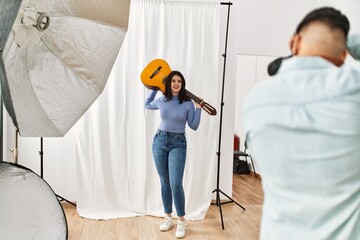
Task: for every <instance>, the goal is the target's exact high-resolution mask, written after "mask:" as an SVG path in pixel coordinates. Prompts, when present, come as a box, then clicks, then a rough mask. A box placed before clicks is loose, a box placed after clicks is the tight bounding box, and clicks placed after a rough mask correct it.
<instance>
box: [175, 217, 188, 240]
mask: <svg viewBox="0 0 360 240" xmlns="http://www.w3.org/2000/svg"><path fill="white" fill-rule="evenodd" d="M186 225H187V224H186V223H185V221H178V225H177V229H176V234H175V236H176V237H177V238H183V237H185V226H186Z"/></svg>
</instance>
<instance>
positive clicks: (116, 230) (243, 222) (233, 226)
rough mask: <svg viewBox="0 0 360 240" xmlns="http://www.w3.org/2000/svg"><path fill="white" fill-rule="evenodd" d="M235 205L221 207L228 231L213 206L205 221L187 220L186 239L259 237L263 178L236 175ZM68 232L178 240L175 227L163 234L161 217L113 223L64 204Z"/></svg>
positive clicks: (88, 237) (79, 237)
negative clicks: (94, 217)
mask: <svg viewBox="0 0 360 240" xmlns="http://www.w3.org/2000/svg"><path fill="white" fill-rule="evenodd" d="M232 198H233V200H234V201H235V202H237V203H239V204H240V205H241V206H243V207H245V209H246V210H245V211H244V210H243V209H242V208H240V207H239V206H238V205H236V204H235V203H229V204H222V205H221V208H222V213H223V219H224V224H225V229H224V230H223V229H222V227H221V218H220V211H219V209H218V206H216V205H211V206H210V208H209V210H208V212H207V214H206V217H205V219H204V220H199V221H187V223H188V225H187V227H186V237H185V239H189V240H211V239H214V240H219V239H236V240H255V239H258V238H259V227H260V218H261V211H262V203H263V192H262V187H261V180H260V178H255V177H254V175H239V174H234V177H233V195H232ZM62 204H63V207H64V210H65V214H66V218H67V222H68V229H69V240H115V239H116V240H122V239H124V240H131V239H134V240H135V239H141V240H152V239H159V240H161V239H164V240H167V239H176V237H175V231H176V225H175V226H174V227H173V228H172V229H171V230H169V231H168V232H160V231H159V230H158V229H159V224H160V222H161V221H162V219H161V218H157V217H151V216H142V217H132V218H119V219H113V220H91V219H86V218H82V217H80V216H79V215H78V213H77V211H76V209H75V207H73V206H72V205H70V204H68V203H65V202H64V203H62Z"/></svg>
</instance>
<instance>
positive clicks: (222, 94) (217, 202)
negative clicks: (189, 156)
mask: <svg viewBox="0 0 360 240" xmlns="http://www.w3.org/2000/svg"><path fill="white" fill-rule="evenodd" d="M221 5H228V15H227V23H226V38H225V53H224V54H223V55H222V56H223V57H224V68H223V80H222V92H221V110H220V127H219V146H218V152H217V153H216V154H217V156H218V161H217V182H216V189H215V190H213V191H212V192H213V193H214V192H215V193H216V201H215V203H212V204H213V205H216V206H217V207H218V208H219V211H220V217H221V225H222V229H225V228H224V219H223V214H222V209H221V205H223V204H227V203H235V204H236V205H238V206H239V207H241V208H242V209H244V210H245V208H244V207H243V206H241V205H240V204H239V203H237V202H236V201H234V199H232V198H231V197H229V196H228V195H227V194H225V193H224V192H223V191H221V190H220V189H219V184H220V156H221V151H220V149H221V132H222V115H223V107H224V85H225V68H226V49H227V40H228V32H229V17H230V7H231V5H232V3H231V2H228V3H223V2H222V3H221ZM220 193H222V194H223V195H225V196H226V197H227V198H228V199H229V200H230V201H227V202H221V201H220Z"/></svg>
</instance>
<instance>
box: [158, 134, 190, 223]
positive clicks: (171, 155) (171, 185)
mask: <svg viewBox="0 0 360 240" xmlns="http://www.w3.org/2000/svg"><path fill="white" fill-rule="evenodd" d="M152 151H153V156H154V160H155V165H156V169H157V172H158V174H159V177H160V182H161V197H162V201H163V205H164V211H165V213H166V214H168V213H172V199H173V198H174V204H175V208H176V212H177V215H178V216H179V217H182V216H185V194H184V188H183V184H182V182H183V176H184V168H185V161H186V138H185V134H183V133H171V132H165V131H161V130H158V131H157V133H156V135H155V136H154V140H153V146H152Z"/></svg>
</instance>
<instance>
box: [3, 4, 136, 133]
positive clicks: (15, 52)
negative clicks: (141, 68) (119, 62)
mask: <svg viewBox="0 0 360 240" xmlns="http://www.w3.org/2000/svg"><path fill="white" fill-rule="evenodd" d="M19 3H21V5H20V6H18V5H19ZM129 7H130V0H103V1H99V0H23V1H22V2H21V1H19V0H1V1H0V11H1V22H0V28H1V36H0V39H1V40H0V41H1V42H3V41H4V39H5V42H6V38H7V42H6V45H5V47H4V48H3V49H2V60H3V61H4V65H3V63H2V60H1V64H0V66H1V69H0V71H1V75H0V77H1V83H2V95H3V99H4V104H5V107H6V109H7V111H8V113H9V115H10V117H11V118H12V120H13V123H14V125H15V127H16V128H17V129H18V130H19V133H20V135H21V136H24V137H62V136H64V135H65V134H66V133H67V132H68V130H69V129H70V128H71V127H72V126H73V125H74V124H75V123H76V122H77V120H78V119H79V118H80V117H81V116H82V115H83V114H84V113H85V112H86V110H87V109H88V108H89V107H90V106H91V104H92V103H93V102H94V101H95V100H96V98H97V97H98V96H99V95H100V94H101V93H102V91H103V89H104V87H105V84H106V81H107V79H108V76H109V74H110V72H111V70H112V67H113V64H114V62H115V59H116V57H117V55H118V52H119V50H120V47H121V44H122V41H123V39H124V37H125V34H126V31H127V24H128V15H129ZM14 12H15V13H17V15H16V16H15V19H13V13H14ZM4 19H5V21H3V20H4ZM11 22H13V24H12V26H11V32H10V33H9V34H8V29H9V26H8V25H9V24H11ZM3 28H4V31H3ZM7 35H8V36H7ZM1 42H0V43H1ZM5 72H6V74H5Z"/></svg>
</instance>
